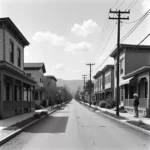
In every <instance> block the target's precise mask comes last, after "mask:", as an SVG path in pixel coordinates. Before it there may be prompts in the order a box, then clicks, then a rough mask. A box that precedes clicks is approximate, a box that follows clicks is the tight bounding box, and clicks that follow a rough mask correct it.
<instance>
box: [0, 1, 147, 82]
mask: <svg viewBox="0 0 150 150" xmlns="http://www.w3.org/2000/svg"><path fill="white" fill-rule="evenodd" d="M132 5H133V7H132V8H131V9H130V14H126V15H122V17H127V16H129V20H123V21H122V23H121V38H122V37H123V36H124V35H125V34H126V33H127V32H128V31H129V30H130V29H131V28H132V27H133V26H134V25H135V24H136V23H137V22H135V23H132V22H133V21H135V20H137V19H139V18H140V17H141V16H142V15H144V13H145V12H146V11H147V10H148V9H150V0H1V1H0V17H10V19H11V20H12V21H13V22H14V23H15V25H16V26H17V27H18V29H19V30H20V31H21V32H22V33H23V35H24V36H25V37H26V38H27V40H28V41H29V42H30V45H29V46H27V47H25V49H24V54H25V58H24V61H25V62H44V64H45V67H46V74H45V75H54V76H55V77H56V78H62V79H67V80H71V79H82V75H83V74H87V75H88V76H89V66H88V65H86V63H95V65H94V66H92V76H93V75H94V74H95V73H96V72H97V71H98V70H101V69H102V68H103V67H104V66H105V65H107V64H113V63H114V62H113V58H108V59H107V60H106V59H105V58H107V56H108V55H109V54H110V53H111V51H112V50H113V49H114V47H115V45H116V43H117V20H109V19H108V17H109V16H111V17H115V14H114V15H113V14H109V10H110V9H112V10H116V9H120V10H121V11H125V10H128V8H130V6H132ZM113 29H114V30H113ZM149 32H150V16H148V17H147V18H145V20H144V21H143V22H142V23H141V24H140V25H139V26H138V27H137V29H136V30H135V31H134V32H133V33H132V34H131V35H130V36H129V37H128V38H127V39H126V40H125V41H123V43H126V44H138V43H139V42H140V41H141V40H142V39H143V38H144V37H145V36H146V35H147V34H149ZM110 35H111V36H110ZM149 41H150V38H148V39H146V40H145V41H144V42H143V44H145V45H146V44H149V43H150V42H149ZM104 60H106V61H105V62H104Z"/></svg>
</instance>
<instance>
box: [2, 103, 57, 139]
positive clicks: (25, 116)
mask: <svg viewBox="0 0 150 150" xmlns="http://www.w3.org/2000/svg"><path fill="white" fill-rule="evenodd" d="M56 106H57V105H55V106H54V109H51V107H50V106H49V107H47V108H44V110H47V111H48V113H51V112H53V111H54V110H55V109H56ZM34 113H35V112H31V113H26V114H23V115H18V116H14V117H10V118H7V119H3V120H0V141H1V140H2V139H3V138H4V137H7V136H9V135H11V134H13V133H14V132H15V131H14V130H3V129H4V128H6V127H9V126H11V125H13V124H16V123H17V122H21V121H23V120H25V119H28V118H30V117H32V116H33V114H34Z"/></svg>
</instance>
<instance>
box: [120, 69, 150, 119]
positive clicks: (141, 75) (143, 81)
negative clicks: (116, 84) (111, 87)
mask: <svg viewBox="0 0 150 150" xmlns="http://www.w3.org/2000/svg"><path fill="white" fill-rule="evenodd" d="M131 78H134V81H135V82H134V84H133V83H129V84H128V85H126V89H125V95H124V107H125V109H126V110H127V111H130V112H133V111H134V108H133V101H134V99H133V97H132V96H131V92H130V91H132V88H133V89H134V92H135V93H137V94H138V96H139V102H140V104H139V113H140V114H142V115H143V116H147V117H150V66H143V67H141V68H139V69H137V70H135V71H132V72H130V73H128V74H127V75H125V76H124V77H123V79H125V80H126V79H131Z"/></svg>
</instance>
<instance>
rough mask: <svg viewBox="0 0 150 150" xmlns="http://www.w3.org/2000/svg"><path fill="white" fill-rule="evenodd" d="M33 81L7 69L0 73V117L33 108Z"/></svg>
mask: <svg viewBox="0 0 150 150" xmlns="http://www.w3.org/2000/svg"><path fill="white" fill-rule="evenodd" d="M34 84H35V81H33V80H32V79H30V78H28V77H26V76H25V75H24V74H20V75H19V74H18V72H15V73H13V71H8V70H7V69H6V70H5V69H4V70H1V73H0V118H2V119H3V118H8V117H11V116H14V115H18V114H23V113H27V112H32V111H33V110H34Z"/></svg>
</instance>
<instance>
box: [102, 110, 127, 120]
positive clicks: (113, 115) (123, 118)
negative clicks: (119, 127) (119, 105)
mask: <svg viewBox="0 0 150 150" xmlns="http://www.w3.org/2000/svg"><path fill="white" fill-rule="evenodd" d="M102 113H104V114H106V115H109V116H111V117H114V118H116V119H119V120H127V118H125V117H121V116H117V115H115V114H112V113H110V112H107V111H102Z"/></svg>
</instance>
